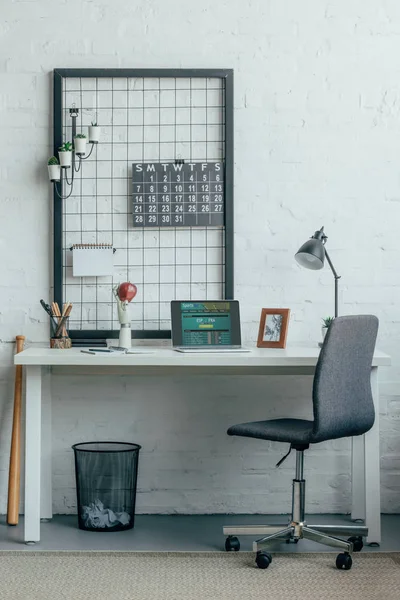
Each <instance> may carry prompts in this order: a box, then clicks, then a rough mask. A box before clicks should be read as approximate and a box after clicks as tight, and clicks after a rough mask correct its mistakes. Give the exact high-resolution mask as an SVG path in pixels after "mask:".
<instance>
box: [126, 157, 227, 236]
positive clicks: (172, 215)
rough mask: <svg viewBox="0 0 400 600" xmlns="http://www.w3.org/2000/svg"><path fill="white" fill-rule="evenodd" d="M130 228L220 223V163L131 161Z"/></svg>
mask: <svg viewBox="0 0 400 600" xmlns="http://www.w3.org/2000/svg"><path fill="white" fill-rule="evenodd" d="M132 186H133V187H132V192H133V226H134V227H196V226H199V227H216V226H223V225H224V222H225V219H224V215H225V209H224V197H225V195H224V164H223V162H188V163H183V162H181V161H177V162H175V163H168V162H146V163H142V162H140V163H133V164H132Z"/></svg>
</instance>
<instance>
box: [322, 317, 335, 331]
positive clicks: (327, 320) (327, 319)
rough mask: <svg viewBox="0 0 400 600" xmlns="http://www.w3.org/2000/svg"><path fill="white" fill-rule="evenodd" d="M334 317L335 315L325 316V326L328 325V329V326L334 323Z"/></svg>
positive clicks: (323, 320)
mask: <svg viewBox="0 0 400 600" xmlns="http://www.w3.org/2000/svg"><path fill="white" fill-rule="evenodd" d="M333 319H334V317H325V319H322V322H323V327H326V328H327V329H328V327H330V325H332V322H333Z"/></svg>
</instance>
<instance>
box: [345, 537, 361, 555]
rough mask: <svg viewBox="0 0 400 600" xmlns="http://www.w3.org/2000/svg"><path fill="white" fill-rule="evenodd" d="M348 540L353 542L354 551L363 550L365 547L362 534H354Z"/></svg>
mask: <svg viewBox="0 0 400 600" xmlns="http://www.w3.org/2000/svg"><path fill="white" fill-rule="evenodd" d="M347 541H348V542H351V543H352V544H353V551H354V552H361V550H362V549H363V548H364V543H363V539H362V537H361V535H352V536H351V537H349V539H348V540H347Z"/></svg>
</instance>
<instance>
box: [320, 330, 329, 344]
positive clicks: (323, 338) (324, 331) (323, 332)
mask: <svg viewBox="0 0 400 600" xmlns="http://www.w3.org/2000/svg"><path fill="white" fill-rule="evenodd" d="M327 331H328V327H321V333H322V341H324V340H325V336H326V332H327Z"/></svg>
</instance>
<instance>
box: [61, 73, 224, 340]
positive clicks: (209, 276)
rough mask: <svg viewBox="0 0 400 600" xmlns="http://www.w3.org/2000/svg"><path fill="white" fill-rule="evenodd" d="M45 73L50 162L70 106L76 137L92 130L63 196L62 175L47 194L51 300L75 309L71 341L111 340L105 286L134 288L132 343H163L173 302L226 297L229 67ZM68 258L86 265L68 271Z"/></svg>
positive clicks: (114, 330)
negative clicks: (95, 134)
mask: <svg viewBox="0 0 400 600" xmlns="http://www.w3.org/2000/svg"><path fill="white" fill-rule="evenodd" d="M53 76H54V155H55V156H57V151H58V148H59V147H60V146H61V145H62V144H63V143H64V142H67V141H72V139H71V138H72V134H73V131H74V129H73V126H72V123H71V108H72V109H73V110H75V111H76V112H77V115H78V116H77V117H76V119H75V123H76V125H75V127H76V132H79V133H80V132H82V133H84V134H86V135H87V133H88V128H89V126H90V125H91V123H97V125H98V127H99V128H100V137H99V141H98V143H97V144H95V145H93V147H92V148H90V146H89V144H88V150H87V155H86V156H85V160H82V161H79V162H80V163H81V165H80V169H79V171H77V172H74V182H73V186H72V188H71V186H70V185H69V184H68V182H66V181H65V177H64V176H63V177H62V181H61V184H60V185H59V187H58V192H60V189H61V194H60V193H57V191H56V189H55V190H54V213H53V214H54V299H55V300H56V301H57V302H58V303H59V304H62V303H63V302H66V301H68V302H72V303H73V305H74V306H73V311H72V313H71V317H70V335H71V338H72V339H73V341H76V342H77V343H78V342H79V340H83V339H85V340H96V339H105V338H115V337H118V334H119V322H118V316H117V309H116V302H115V297H114V295H113V288H114V287H115V286H116V285H117V284H119V283H121V282H123V281H130V282H132V283H134V284H135V285H136V286H137V295H136V297H135V298H134V300H133V301H132V302H131V304H130V307H129V310H130V317H131V327H132V337H137V338H169V337H170V334H171V332H170V329H171V324H170V302H171V300H180V299H182V300H210V299H211V300H219V299H221V300H222V299H231V298H233V297H234V293H233V71H232V70H223V69H55V70H54V75H53ZM89 150H91V152H90V155H89ZM67 177H68V180H69V181H70V179H71V177H70V175H69V173H68V172H67ZM60 195H61V196H62V198H60ZM110 247H111V248H113V250H114V253H113V266H112V269H111V270H109V271H107V269H105V267H104V263H105V262H107V264H109V262H110V260H111V259H110V254H109V248H110ZM73 248H74V249H73ZM97 249H98V251H97ZM100 249H101V251H103V252H104V254H103V255H100V254H99V252H100ZM86 251H87V253H86ZM96 253H97V257H98V258H97V259H96V260H97V264H96V265H95V266H96V268H97V269H98V268H99V263H98V261H100V262H101V264H100V268H99V270H93V271H90V268H89V267H88V265H90V264H91V263H92V267H93V264H94V263H95V262H96V261H93V260H92V258H93V257H94V256H95V254H96ZM78 254H79V255H80V260H82V256H83V259H85V258H88V260H86V261H85V260H84V262H83V263H80V264H79V265H78V262H77V259H78ZM102 256H104V257H106V256H107V261H105V260H104V261H103V260H102V259H101V257H102ZM99 257H100V258H99ZM78 267H79V268H78ZM85 268H89V270H88V271H85ZM106 271H107V272H106ZM82 273H83V275H82ZM99 273H100V275H99Z"/></svg>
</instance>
